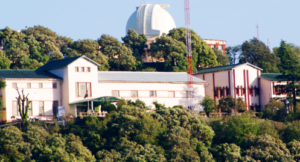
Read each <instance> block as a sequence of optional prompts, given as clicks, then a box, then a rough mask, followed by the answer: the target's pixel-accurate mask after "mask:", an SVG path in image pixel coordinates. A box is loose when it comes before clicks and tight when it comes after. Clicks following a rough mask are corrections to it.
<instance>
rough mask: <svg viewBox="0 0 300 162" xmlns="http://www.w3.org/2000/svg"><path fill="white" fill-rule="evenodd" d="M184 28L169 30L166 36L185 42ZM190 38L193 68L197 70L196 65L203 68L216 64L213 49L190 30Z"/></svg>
mask: <svg viewBox="0 0 300 162" xmlns="http://www.w3.org/2000/svg"><path fill="white" fill-rule="evenodd" d="M185 35H186V30H185V28H176V29H172V30H170V32H169V34H168V36H170V37H172V38H173V39H175V40H177V41H180V42H182V43H184V44H185V43H186V41H185V38H186V37H185ZM191 39H192V56H193V70H197V68H198V67H200V68H205V67H211V66H215V65H217V64H218V62H217V60H216V59H217V57H216V55H215V53H214V51H213V50H212V49H211V48H210V47H209V46H208V45H207V44H206V43H205V42H204V41H203V40H202V39H201V38H200V36H198V35H197V33H195V32H194V31H193V30H191Z"/></svg>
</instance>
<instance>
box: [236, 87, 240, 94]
mask: <svg viewBox="0 0 300 162" xmlns="http://www.w3.org/2000/svg"><path fill="white" fill-rule="evenodd" d="M235 91H236V95H238V96H239V95H240V94H239V89H238V88H236V89H235Z"/></svg>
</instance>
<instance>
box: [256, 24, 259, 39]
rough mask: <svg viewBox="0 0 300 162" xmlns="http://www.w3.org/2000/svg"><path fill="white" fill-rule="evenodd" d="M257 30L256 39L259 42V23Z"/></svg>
mask: <svg viewBox="0 0 300 162" xmlns="http://www.w3.org/2000/svg"><path fill="white" fill-rule="evenodd" d="M256 28H257V37H256V38H257V40H259V32H258V28H259V27H258V23H257V25H256Z"/></svg>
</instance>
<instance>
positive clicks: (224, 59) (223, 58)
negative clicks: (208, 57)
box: [213, 48, 230, 66]
mask: <svg viewBox="0 0 300 162" xmlns="http://www.w3.org/2000/svg"><path fill="white" fill-rule="evenodd" d="M213 51H214V53H215V54H216V56H217V61H218V63H219V64H220V65H222V66H224V65H227V64H229V63H230V60H229V55H227V54H225V53H223V52H222V51H221V50H218V49H217V48H213Z"/></svg>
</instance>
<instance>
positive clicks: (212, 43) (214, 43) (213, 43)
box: [203, 39, 226, 53]
mask: <svg viewBox="0 0 300 162" xmlns="http://www.w3.org/2000/svg"><path fill="white" fill-rule="evenodd" d="M203 41H204V42H206V43H207V45H208V46H209V47H210V48H216V49H218V50H220V51H222V52H223V53H226V41H224V40H215V39H203Z"/></svg>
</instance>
